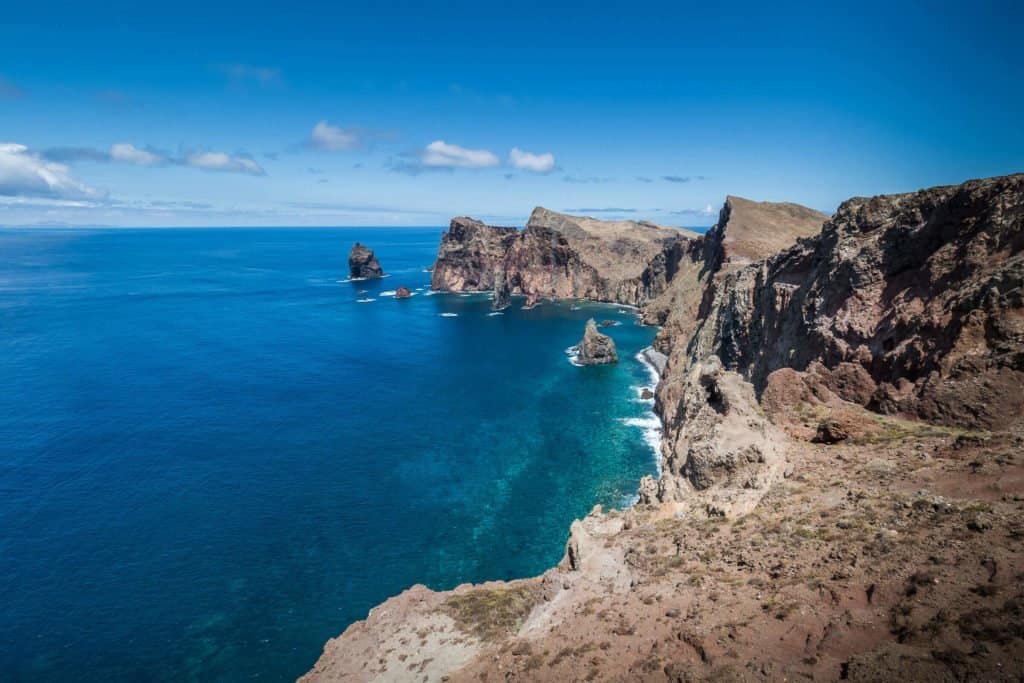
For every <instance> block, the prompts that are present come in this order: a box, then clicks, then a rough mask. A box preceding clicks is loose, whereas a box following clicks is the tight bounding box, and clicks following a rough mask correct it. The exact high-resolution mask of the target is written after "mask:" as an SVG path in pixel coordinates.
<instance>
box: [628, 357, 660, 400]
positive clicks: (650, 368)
mask: <svg viewBox="0 0 1024 683" xmlns="http://www.w3.org/2000/svg"><path fill="white" fill-rule="evenodd" d="M648 348H649V347H648ZM646 350H647V349H646V348H645V349H640V351H639V352H637V354H636V355H635V356H633V358H636V359H637V360H638V361H640V364H641V365H643V366H644V367H645V368H647V374H648V375H649V376H650V378H651V383H650V384H649V385H648V386H647V388H648V389H650V390H651V391H654V389H655V388H656V387H657V386H658V381H659V380H661V374H660V373H659V372H658V368H656V367H655V366H654V363H652V362H651V361H649V360H648V359H647V356H646V355H645V354H644V351H646Z"/></svg>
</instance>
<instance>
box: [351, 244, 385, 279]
mask: <svg viewBox="0 0 1024 683" xmlns="http://www.w3.org/2000/svg"><path fill="white" fill-rule="evenodd" d="M348 272H349V277H351V278H371V277H383V276H384V269H383V268H381V267H380V262H379V261H378V260H377V257H376V256H374V255H373V250H371V249H369V248H367V247H364V246H363V245H362V244H360V243H359V242H356V243H355V244H353V245H352V249H351V251H349V253H348Z"/></svg>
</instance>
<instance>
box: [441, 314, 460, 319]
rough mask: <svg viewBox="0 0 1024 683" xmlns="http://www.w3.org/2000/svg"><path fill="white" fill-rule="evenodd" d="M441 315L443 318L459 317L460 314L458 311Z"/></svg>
mask: <svg viewBox="0 0 1024 683" xmlns="http://www.w3.org/2000/svg"><path fill="white" fill-rule="evenodd" d="M441 317H442V318H458V317H459V314H458V313H442V314H441Z"/></svg>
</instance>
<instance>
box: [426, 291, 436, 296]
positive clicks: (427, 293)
mask: <svg viewBox="0 0 1024 683" xmlns="http://www.w3.org/2000/svg"><path fill="white" fill-rule="evenodd" d="M435 294H437V292H435V291H434V290H430V291H429V292H425V293H424V294H423V296H434V295H435Z"/></svg>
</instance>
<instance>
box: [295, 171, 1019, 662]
mask: <svg viewBox="0 0 1024 683" xmlns="http://www.w3.org/2000/svg"><path fill="white" fill-rule="evenodd" d="M1022 252H1024V175H1014V176H1006V177H1001V178H990V179H985V180H977V181H970V182H967V183H964V184H963V185H960V186H954V187H939V188H932V189H930V190H923V191H920V192H916V193H909V194H904V195H889V196H881V197H874V198H870V199H865V198H855V199H851V200H849V201H847V202H844V203H843V204H842V205H841V206H840V207H839V209H838V211H837V212H836V214H835V215H834V216H833V217H831V218H829V217H827V216H824V215H823V214H819V213H817V212H814V211H812V210H810V209H806V208H804V207H800V206H798V205H794V204H770V203H757V202H750V201H748V200H745V199H740V198H736V197H729V198H728V199H727V201H726V203H725V206H724V207H723V209H722V212H721V214H720V217H719V221H718V223H717V224H716V225H715V227H714V228H712V229H711V230H710V231H709V232H708V233H707V234H706V235H705V236H699V235H693V234H687V233H684V232H672V231H671V229H666V228H662V227H660V226H655V225H652V224H649V223H630V222H618V223H606V222H602V221H596V220H594V219H581V218H577V217H572V216H564V215H561V214H555V213H554V212H550V211H547V210H544V209H537V210H535V211H534V214H533V215H532V216H531V218H530V221H529V222H528V223H527V226H526V228H525V229H524V230H523V231H518V230H515V229H514V228H492V227H490V226H486V225H484V224H482V223H479V222H477V221H472V219H466V218H456V219H454V220H453V221H452V225H451V228H450V230H449V231H448V232H447V233H445V236H444V237H443V239H442V244H441V247H440V248H439V252H438V261H437V264H436V265H435V268H434V275H433V282H432V284H433V287H434V288H435V289H446V290H454V291H488V290H493V289H494V288H495V285H496V283H497V284H499V285H500V286H502V287H504V286H505V285H502V284H501V283H507V287H508V289H509V291H510V292H511V293H513V294H521V295H525V296H527V297H528V300H539V299H541V298H591V299H595V300H601V301H609V302H616V303H623V304H631V305H636V306H639V307H641V311H642V315H643V320H644V321H645V322H647V323H649V324H658V325H661V330H660V332H659V334H658V336H657V339H656V342H655V345H654V349H653V350H652V353H651V354H649V355H645V360H646V361H648V362H650V363H651V364H652V365H654V366H655V367H656V368H658V374H659V378H660V379H659V382H658V384H657V387H656V390H655V392H654V394H655V412H656V413H657V415H658V416H659V417H660V419H661V422H662V428H663V440H662V443H661V458H660V460H661V470H660V476H659V477H658V478H657V479H654V478H647V479H645V480H644V481H642V482H641V486H640V501H639V503H638V504H637V505H636V506H634V507H632V508H630V509H628V510H623V511H610V512H602V511H601V510H599V509H597V510H595V511H594V512H592V513H591V514H590V515H588V516H587V517H586V518H584V519H582V520H578V521H576V522H574V523H573V525H572V528H571V530H570V537H569V541H568V543H567V546H566V553H565V557H564V559H563V561H562V562H561V564H560V565H559V566H558V567H556V568H553V569H551V570H549V571H548V572H545V573H544V574H543V575H542V576H540V577H535V578H532V579H523V580H519V581H512V582H492V583H489V584H483V585H480V586H470V585H465V586H460V587H458V588H456V589H454V590H453V591H447V592H441V593H438V592H434V591H430V590H428V589H426V588H424V587H422V586H416V587H413V588H412V589H410V590H408V591H406V592H404V593H402V594H401V595H399V596H397V597H395V598H392V599H390V600H388V601H387V602H385V603H384V604H383V605H381V606H380V607H378V608H376V609H374V610H373V611H372V612H371V613H370V615H369V616H368V618H367V620H366V621H364V622H358V623H356V624H353V625H352V626H350V627H349V628H348V629H347V630H346V632H345V633H344V634H343V635H342V636H341V637H339V638H337V639H334V640H332V641H330V642H329V643H328V644H327V647H326V648H325V651H324V655H323V656H322V657H321V659H320V661H319V662H317V664H316V666H315V667H314V669H313V670H312V671H310V672H309V674H307V677H306V679H307V680H359V681H369V680H406V679H409V678H415V679H416V680H452V681H455V680H493V679H496V678H504V679H506V680H581V679H586V680H625V679H629V680H638V679H640V680H680V681H682V680H704V679H712V678H713V679H717V680H774V679H777V678H782V677H795V676H800V677H808V678H812V679H815V680H834V679H839V678H848V679H854V680H858V679H859V680H879V679H886V678H890V677H895V676H898V675H899V676H902V677H907V676H910V677H911V678H912V679H913V678H919V677H920V678H923V677H927V678H938V679H946V678H949V679H963V678H965V677H966V678H988V679H992V680H1017V679H1018V678H1020V677H1021V676H1022V675H1024V670H1022V667H1024V664H1022V662H1024V631H1021V629H1020V624H1021V623H1024V607H1022V605H1024V595H1022V594H1020V589H1019V583H1018V581H1019V580H1020V579H1021V578H1022V577H1024V549H1022V548H1021V544H1020V540H1021V539H1022V538H1024V503H1022V501H1024V458H1022V457H1021V451H1022V448H1024V424H1022V419H1024V418H1022V415H1024V392H1021V391H1020V388H1021V387H1024V253H1022ZM958 529H960V530H961V531H958Z"/></svg>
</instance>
